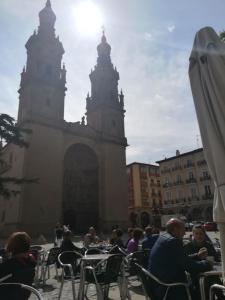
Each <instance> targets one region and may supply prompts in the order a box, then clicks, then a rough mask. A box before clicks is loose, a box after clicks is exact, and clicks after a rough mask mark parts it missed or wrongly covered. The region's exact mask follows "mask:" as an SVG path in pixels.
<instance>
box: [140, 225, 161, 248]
mask: <svg viewBox="0 0 225 300" xmlns="http://www.w3.org/2000/svg"><path fill="white" fill-rule="evenodd" d="M158 237H159V234H152V227H151V226H147V227H145V238H144V240H143V241H142V249H143V250H145V249H150V250H151V249H152V247H153V246H154V244H155V242H156V240H157V239H158Z"/></svg>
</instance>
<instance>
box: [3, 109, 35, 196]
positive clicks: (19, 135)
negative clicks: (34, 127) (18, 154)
mask: <svg viewBox="0 0 225 300" xmlns="http://www.w3.org/2000/svg"><path fill="white" fill-rule="evenodd" d="M30 133H31V130H30V129H24V128H20V127H18V126H17V124H16V122H15V119H14V118H12V117H10V116H9V115H7V114H0V142H1V146H2V145H6V144H15V145H17V146H19V147H26V148H27V147H28V146H29V145H28V143H27V142H26V141H25V139H24V134H30ZM1 154H2V153H1V152H0V169H1V171H2V173H4V170H7V169H8V167H9V165H8V164H7V163H6V162H5V161H4V159H2V158H1ZM2 173H0V195H1V196H3V197H4V198H9V197H10V196H11V195H14V196H16V195H18V194H19V193H20V191H19V190H18V189H16V188H15V189H14V188H13V186H15V187H16V186H21V185H22V184H25V183H32V182H37V179H26V178H15V177H4V176H2Z"/></svg>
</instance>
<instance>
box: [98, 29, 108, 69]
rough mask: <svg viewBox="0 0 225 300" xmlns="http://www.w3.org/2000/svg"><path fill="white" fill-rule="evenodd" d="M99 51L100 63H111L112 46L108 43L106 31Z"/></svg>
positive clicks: (103, 32)
mask: <svg viewBox="0 0 225 300" xmlns="http://www.w3.org/2000/svg"><path fill="white" fill-rule="evenodd" d="M97 51H98V63H100V64H102V63H104V64H105V63H111V58H110V53H111V46H110V45H109V44H108V43H107V39H106V36H105V31H104V30H103V31H102V38H101V43H100V44H99V45H98V47H97Z"/></svg>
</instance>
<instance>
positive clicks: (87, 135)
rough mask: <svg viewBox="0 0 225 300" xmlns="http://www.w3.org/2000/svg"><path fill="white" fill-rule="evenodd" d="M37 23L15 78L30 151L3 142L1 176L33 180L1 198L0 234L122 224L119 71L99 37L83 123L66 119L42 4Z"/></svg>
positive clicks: (58, 48)
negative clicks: (57, 226)
mask: <svg viewBox="0 0 225 300" xmlns="http://www.w3.org/2000/svg"><path fill="white" fill-rule="evenodd" d="M39 19H40V25H39V27H38V31H37V33H36V32H34V33H33V35H32V36H31V37H30V38H29V40H28V42H27V43H26V49H27V63H26V67H25V68H24V69H23V71H22V74H21V84H20V89H19V91H18V92H19V111H18V124H19V126H21V127H24V128H30V129H31V130H32V134H30V135H27V136H26V138H27V141H28V143H29V148H27V149H25V148H19V147H16V146H15V145H8V146H7V147H5V149H4V151H3V155H4V157H5V158H6V160H8V158H10V165H9V168H7V170H6V171H4V175H5V176H17V177H22V178H24V177H25V178H37V179H38V182H37V183H35V184H27V185H24V186H22V187H21V193H20V194H19V196H18V197H16V198H15V199H10V200H9V201H8V200H7V201H5V200H4V199H0V211H2V212H3V215H2V218H0V233H2V234H8V233H9V232H12V231H13V230H18V229H20V230H26V231H28V232H29V233H30V234H32V235H37V234H40V233H44V234H49V233H52V229H53V227H54V226H55V224H56V222H58V221H61V222H63V223H64V224H69V225H70V226H71V228H72V230H74V231H75V232H85V231H86V230H87V229H88V227H89V226H96V227H97V229H98V230H111V227H112V226H113V225H119V226H121V227H122V228H125V227H126V226H127V223H128V195H127V193H128V190H127V177H126V156H125V153H126V152H125V151H126V146H127V140H126V138H125V134H124V113H125V111H124V96H123V93H122V92H121V93H120V94H118V80H119V73H118V72H117V70H116V68H114V67H113V65H112V63H111V58H110V51H111V47H110V45H109V44H108V43H107V41H106V37H105V35H104V33H103V36H102V40H101V43H100V45H99V46H98V47H97V50H98V58H97V65H96V66H95V69H94V71H92V72H91V74H90V80H91V95H88V97H87V99H86V101H87V110H86V116H87V122H86V123H85V118H84V117H83V118H82V121H81V122H80V121H77V122H66V121H65V120H64V97H65V91H66V87H65V84H66V70H65V66H64V65H62V56H63V53H64V49H63V46H62V44H61V42H60V41H59V39H58V37H56V36H55V29H54V24H55V21H56V16H55V14H54V12H53V10H52V8H51V3H50V1H49V0H48V1H47V2H46V5H45V7H44V9H42V10H41V11H40V13H39Z"/></svg>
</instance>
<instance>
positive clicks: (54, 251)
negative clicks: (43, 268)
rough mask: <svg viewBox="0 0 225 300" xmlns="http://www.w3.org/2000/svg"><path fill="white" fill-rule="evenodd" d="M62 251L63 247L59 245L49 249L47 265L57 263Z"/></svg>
mask: <svg viewBox="0 0 225 300" xmlns="http://www.w3.org/2000/svg"><path fill="white" fill-rule="evenodd" d="M60 252H61V249H60V248H59V247H54V248H51V249H49V253H48V256H47V260H46V265H47V266H49V265H53V264H55V263H57V262H58V256H59V254H60Z"/></svg>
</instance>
